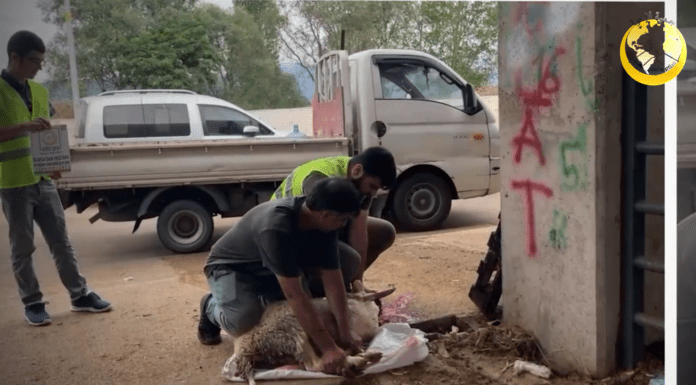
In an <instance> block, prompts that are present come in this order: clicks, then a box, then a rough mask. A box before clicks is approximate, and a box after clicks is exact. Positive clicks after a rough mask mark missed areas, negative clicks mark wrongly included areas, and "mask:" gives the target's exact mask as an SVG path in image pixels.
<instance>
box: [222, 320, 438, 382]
mask: <svg viewBox="0 0 696 385" xmlns="http://www.w3.org/2000/svg"><path fill="white" fill-rule="evenodd" d="M426 342H427V340H426V339H425V334H424V333H423V332H422V331H420V330H418V329H412V328H411V327H410V326H408V324H405V323H389V324H384V325H382V326H381V327H380V328H379V331H378V333H377V335H376V336H375V338H374V339H373V340H372V342H371V343H370V346H369V347H368V350H377V351H380V352H382V359H381V360H380V361H379V362H378V363H376V364H374V365H373V366H371V367H369V368H367V369H366V370H365V372H364V373H365V374H375V373H382V372H386V371H387V370H392V369H396V368H402V367H404V366H409V365H413V364H414V363H416V362H419V361H422V360H424V359H425V357H427V356H428V346H427V345H426ZM233 358H234V355H233V356H232V357H230V358H229V359H228V360H227V362H226V363H225V365H224V366H223V368H222V377H224V378H226V379H228V380H230V381H237V382H243V380H242V379H241V378H239V377H235V376H234V373H235V372H236V368H235V367H234V364H233V362H232V361H233ZM305 378H307V379H311V378H340V377H339V376H335V375H331V374H325V373H320V372H319V373H317V372H309V371H306V370H300V369H298V368H297V367H295V366H284V367H282V368H276V369H273V370H259V371H256V372H255V373H254V379H255V380H257V381H258V380H294V379H305Z"/></svg>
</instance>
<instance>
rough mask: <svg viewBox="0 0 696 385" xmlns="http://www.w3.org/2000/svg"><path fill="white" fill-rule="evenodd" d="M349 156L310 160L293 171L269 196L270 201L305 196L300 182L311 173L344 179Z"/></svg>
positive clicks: (346, 173)
mask: <svg viewBox="0 0 696 385" xmlns="http://www.w3.org/2000/svg"><path fill="white" fill-rule="evenodd" d="M349 161H350V157H349V156H333V157H328V158H319V159H315V160H311V161H309V162H307V163H305V164H303V165H301V166H298V167H297V168H296V169H294V170H293V171H292V172H291V173H290V175H288V177H287V178H285V180H284V181H283V183H281V184H280V186H278V189H277V190H276V191H275V193H273V195H271V200H273V199H279V198H290V197H295V196H301V195H305V192H304V191H302V182H304V180H305V178H306V177H308V176H309V174H311V173H316V172H319V173H321V174H323V175H326V176H328V177H345V176H347V175H348V162H349Z"/></svg>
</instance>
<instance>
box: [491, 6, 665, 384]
mask: <svg viewBox="0 0 696 385" xmlns="http://www.w3.org/2000/svg"><path fill="white" fill-rule="evenodd" d="M660 7H661V6H660ZM648 10H652V11H653V12H655V11H661V12H662V9H660V8H658V7H657V5H655V4H646V3H642V4H633V3H621V4H619V3H596V4H595V3H501V13H500V17H501V18H500V34H499V55H500V60H499V65H500V80H499V82H500V92H499V97H500V110H501V113H500V127H501V135H502V142H503V145H504V146H506V147H504V151H503V159H502V170H501V171H502V186H501V188H502V191H501V193H502V194H501V197H502V212H503V215H502V220H503V224H502V226H503V239H502V242H503V245H502V246H503V255H504V258H503V271H504V272H505V274H504V279H503V307H504V317H505V320H506V321H507V322H510V323H514V324H518V325H520V326H522V327H523V328H525V329H527V330H530V331H531V332H533V333H534V334H535V335H536V336H537V338H538V339H539V341H540V343H541V345H542V347H543V348H544V350H545V354H546V357H547V358H548V359H550V360H551V361H552V362H553V366H555V367H556V368H558V369H561V370H563V369H574V370H579V371H583V372H584V371H586V370H587V371H589V372H591V373H593V374H595V375H597V376H604V375H606V374H607V373H609V372H610V371H611V370H613V369H614V368H615V365H616V358H617V343H618V333H619V325H620V317H619V316H620V300H621V286H620V277H621V264H620V251H621V243H620V240H621V224H620V218H621V184H620V181H621V147H620V133H621V88H620V85H621V71H622V70H621V64H620V59H619V44H620V41H621V40H620V39H621V37H622V36H623V34H624V33H625V32H626V30H627V29H628V28H629V27H630V26H631V24H632V23H631V22H630V19H638V18H639V17H641V16H642V15H643V12H645V11H648ZM619 33H620V35H619V37H618V38H617V37H616V35H617V34H619ZM653 98H655V99H653ZM658 99H659V94H657V95H651V100H652V101H653V102H654V103H657V104H658V106H661V105H662V103H661V102H660V101H659V100H658ZM660 109H661V107H660V108H659V109H657V110H656V111H654V112H653V113H652V114H651V115H650V120H651V121H653V122H657V123H659V122H658V121H659V119H660V118H659V116H660V113H661V112H660ZM662 122H664V119H663V120H662ZM661 126H662V125H661V124H655V125H653V126H652V127H653V128H652V131H653V133H654V134H655V135H658V136H659V135H660V134H661V132H662V131H660V130H661ZM660 162H661V160H656V161H652V162H651V169H650V171H651V172H654V171H655V170H656V169H657V168H659V167H660ZM658 177H660V176H659V175H658ZM659 185H660V186H664V182H663V179H660V180H659ZM655 186H656V185H655ZM655 186H652V187H649V190H650V191H649V193H648V194H649V197H652V198H655V199H658V198H659V199H661V193H662V190H661V189H660V188H657V187H655ZM650 226H652V227H651V228H650V229H649V231H650V234H652V236H653V238H654V239H653V242H652V243H650V244H649V245H648V248H647V250H649V252H652V253H653V254H654V255H657V254H659V253H660V250H661V248H662V243H661V238H660V237H659V236H658V235H661V232H660V231H659V230H658V229H657V228H658V227H659V224H658V225H655V224H651V225H650ZM658 233H660V234H658ZM648 238H650V235H648ZM651 304H652V302H651Z"/></svg>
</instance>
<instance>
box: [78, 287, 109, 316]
mask: <svg viewBox="0 0 696 385" xmlns="http://www.w3.org/2000/svg"><path fill="white" fill-rule="evenodd" d="M70 310H72V311H88V312H92V313H101V312H105V311H109V310H111V303H109V302H108V301H104V300H103V299H101V298H100V297H99V296H98V295H97V293H95V292H90V293H89V294H87V295H83V296H82V297H80V298H78V299H75V300H73V301H72V307H71V308H70Z"/></svg>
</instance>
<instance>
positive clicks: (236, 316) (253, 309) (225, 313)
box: [217, 302, 263, 337]
mask: <svg viewBox="0 0 696 385" xmlns="http://www.w3.org/2000/svg"><path fill="white" fill-rule="evenodd" d="M219 308H220V311H219V313H218V317H217V318H218V319H217V321H218V322H219V324H220V325H219V326H220V327H221V328H223V329H225V331H227V332H228V333H229V334H230V335H232V336H233V337H238V336H240V335H242V334H244V333H246V332H248V331H249V330H251V329H252V328H253V327H254V326H256V325H258V323H259V321H260V320H261V316H262V315H263V306H262V305H261V303H260V302H259V303H258V304H253V305H252V304H249V305H248V306H244V307H236V308H235V307H223V306H220V307H219Z"/></svg>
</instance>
